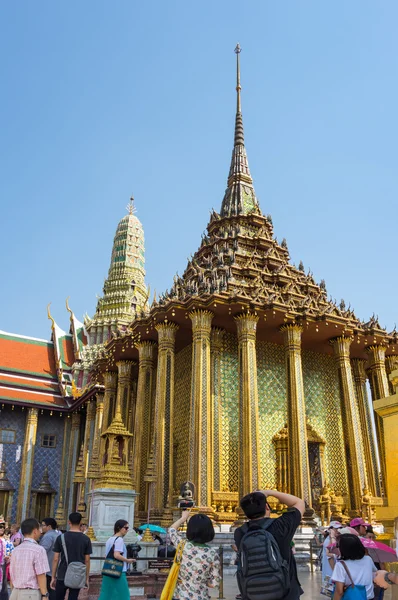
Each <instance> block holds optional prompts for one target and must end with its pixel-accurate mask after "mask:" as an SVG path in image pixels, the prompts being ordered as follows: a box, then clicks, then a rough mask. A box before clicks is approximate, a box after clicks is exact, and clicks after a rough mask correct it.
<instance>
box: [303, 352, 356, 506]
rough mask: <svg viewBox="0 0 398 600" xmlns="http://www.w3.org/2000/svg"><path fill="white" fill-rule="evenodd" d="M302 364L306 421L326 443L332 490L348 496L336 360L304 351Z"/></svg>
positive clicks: (327, 472)
mask: <svg viewBox="0 0 398 600" xmlns="http://www.w3.org/2000/svg"><path fill="white" fill-rule="evenodd" d="M302 365H303V380H304V394H305V404H306V413H307V419H308V422H309V423H310V425H311V426H312V427H313V429H314V430H315V431H316V432H317V433H318V434H319V435H320V436H322V437H323V438H324V439H325V440H326V446H325V469H326V473H325V477H326V480H327V482H328V484H329V485H330V487H331V488H332V489H333V490H335V491H340V492H341V493H342V494H343V495H345V494H347V491H348V485H347V474H346V466H345V465H346V460H345V453H344V431H343V425H342V419H341V407H340V392H339V382H338V376H337V370H336V365H335V361H334V357H333V356H329V355H328V354H319V353H316V352H312V351H311V350H303V351H302Z"/></svg>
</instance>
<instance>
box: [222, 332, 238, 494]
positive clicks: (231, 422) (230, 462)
mask: <svg viewBox="0 0 398 600" xmlns="http://www.w3.org/2000/svg"><path fill="white" fill-rule="evenodd" d="M220 375H221V392H220V396H221V423H222V460H221V487H222V490H221V491H230V492H238V491H239V477H238V470H239V431H238V423H239V404H238V386H239V378H238V339H237V336H236V335H234V334H232V333H226V334H225V335H224V339H223V350H222V353H221V368H220Z"/></svg>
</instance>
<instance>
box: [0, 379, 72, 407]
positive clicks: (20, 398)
mask: <svg viewBox="0 0 398 600" xmlns="http://www.w3.org/2000/svg"><path fill="white" fill-rule="evenodd" d="M2 400H3V401H9V402H10V401H15V402H18V403H19V404H24V403H26V404H43V405H45V406H53V407H54V408H67V407H68V405H67V403H66V401H65V399H64V398H63V397H62V396H60V395H59V396H56V395H55V394H46V393H44V392H32V391H29V390H19V389H12V388H9V387H5V386H4V385H2V384H0V402H1V401H2Z"/></svg>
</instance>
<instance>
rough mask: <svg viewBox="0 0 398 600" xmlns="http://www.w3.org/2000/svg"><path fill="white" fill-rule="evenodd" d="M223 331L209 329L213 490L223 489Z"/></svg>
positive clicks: (215, 328) (216, 328) (214, 328)
mask: <svg viewBox="0 0 398 600" xmlns="http://www.w3.org/2000/svg"><path fill="white" fill-rule="evenodd" d="M224 333H225V331H224V329H219V328H218V327H212V328H211V334H210V360H211V431H213V436H214V437H213V448H214V452H213V490H216V491H221V490H223V489H224V481H223V476H222V406H221V353H222V347H223V337H224Z"/></svg>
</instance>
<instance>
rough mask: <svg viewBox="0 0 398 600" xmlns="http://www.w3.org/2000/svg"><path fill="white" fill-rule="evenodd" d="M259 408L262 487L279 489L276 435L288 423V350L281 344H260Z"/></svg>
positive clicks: (258, 372)
mask: <svg viewBox="0 0 398 600" xmlns="http://www.w3.org/2000/svg"><path fill="white" fill-rule="evenodd" d="M257 375H258V409H259V419H260V423H259V425H260V444H261V446H260V461H261V476H262V486H263V487H265V488H267V489H272V488H275V487H276V467H275V458H276V457H275V447H274V444H273V443H272V438H273V436H274V435H275V434H276V433H278V431H280V430H281V429H282V427H283V426H284V425H285V423H286V422H287V406H286V397H287V390H286V366H285V350H284V347H283V346H282V345H279V344H272V343H271V342H261V341H259V342H257Z"/></svg>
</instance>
